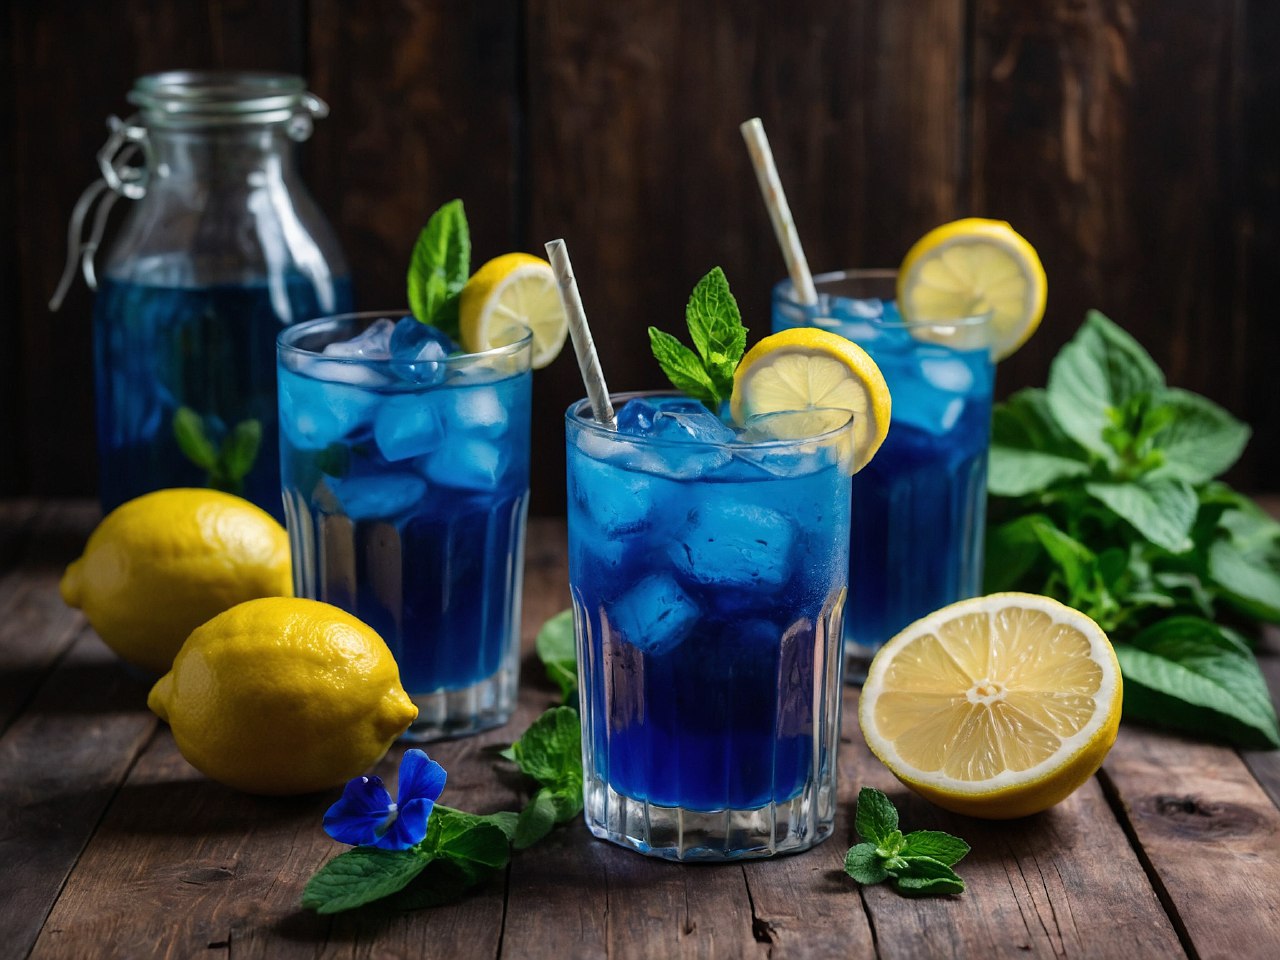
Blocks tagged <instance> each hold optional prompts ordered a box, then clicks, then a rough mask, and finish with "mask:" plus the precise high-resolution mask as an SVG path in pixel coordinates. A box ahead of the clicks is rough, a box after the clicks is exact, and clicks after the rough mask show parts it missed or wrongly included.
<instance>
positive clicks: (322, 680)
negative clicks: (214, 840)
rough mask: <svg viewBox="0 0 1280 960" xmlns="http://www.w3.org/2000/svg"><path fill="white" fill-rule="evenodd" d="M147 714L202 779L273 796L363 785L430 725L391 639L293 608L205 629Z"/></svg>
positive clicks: (309, 608)
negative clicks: (420, 726) (420, 722)
mask: <svg viewBox="0 0 1280 960" xmlns="http://www.w3.org/2000/svg"><path fill="white" fill-rule="evenodd" d="M147 706H148V707H150V708H151V709H152V710H153V711H154V712H155V713H156V715H157V716H159V717H160V719H162V720H165V721H167V722H168V724H169V726H171V727H172V728H173V737H174V740H176V741H177V744H178V749H179V750H181V751H182V755H183V756H184V757H186V758H187V761H188V762H189V763H190V764H191V765H192V766H193V767H195V768H196V769H197V770H199V771H200V772H201V773H203V774H204V775H205V776H207V777H209V778H210V779H212V780H217V781H218V782H219V783H224V784H226V785H227V786H229V787H235V788H236V789H238V790H244V791H247V792H249V793H262V794H294V793H311V792H313V791H316V790H324V789H326V788H328V787H334V786H337V785H339V784H341V783H344V782H346V781H347V780H350V779H351V778H352V777H357V776H359V775H360V774H362V773H364V772H365V771H366V770H368V769H369V767H371V766H372V765H373V764H375V763H377V762H378V760H380V759H381V758H382V755H383V754H385V753H386V752H387V748H388V747H390V746H391V743H392V741H394V740H395V739H396V737H398V736H399V735H400V734H402V733H403V732H404V731H405V730H406V729H408V727H409V724H410V723H412V722H413V720H414V718H415V717H417V715H418V708H417V707H416V706H414V704H413V701H412V700H410V699H409V697H408V695H407V694H406V693H405V692H404V688H403V687H402V686H401V685H400V672H399V670H398V669H397V667H396V661H395V658H394V657H392V655H391V651H390V650H388V649H387V645H386V644H385V643H383V641H382V638H381V637H379V636H378V635H377V634H376V633H374V631H373V630H372V629H371V628H369V627H368V626H366V625H365V624H363V623H361V622H360V621H359V620H357V619H356V618H355V617H353V616H351V615H350V614H349V613H345V612H344V611H342V610H339V609H338V608H337V607H334V606H330V605H329V604H327V603H320V602H318V601H316V600H301V599H293V598H288V597H272V598H267V599H262V600H250V601H248V602H247V603H242V604H239V605H238V606H235V607H232V608H231V609H230V610H227V611H225V612H224V613H220V614H219V615H218V616H216V617H214V618H213V619H212V620H210V621H209V622H208V623H206V624H203V625H202V626H200V627H197V628H196V630H195V631H194V632H193V633H192V634H191V636H190V637H188V638H187V642H186V643H185V644H183V646H182V649H181V650H180V651H179V652H178V656H177V657H176V658H174V661H173V669H172V670H170V671H169V672H168V673H166V674H165V675H164V676H163V677H161V678H160V679H159V680H158V681H157V682H156V685H155V686H154V687H152V688H151V695H150V696H149V697H147Z"/></svg>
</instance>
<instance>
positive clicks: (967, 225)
mask: <svg viewBox="0 0 1280 960" xmlns="http://www.w3.org/2000/svg"><path fill="white" fill-rule="evenodd" d="M1047 295H1048V283H1047V281H1046V280H1045V275H1044V266H1043V265H1042V264H1041V263H1040V257H1039V256H1038V255H1037V254H1036V251H1035V248H1034V247H1033V246H1031V244H1030V243H1028V242H1027V241H1026V239H1025V238H1024V237H1023V236H1022V235H1021V234H1019V233H1017V232H1016V231H1015V230H1014V229H1013V227H1011V226H1009V224H1007V223H1005V222H1004V221H1003V220H984V219H981V218H979V217H970V218H968V219H966V220H956V221H954V222H952V223H944V224H943V225H942V226H940V227H935V228H934V229H933V230H930V231H929V232H928V233H926V234H925V235H924V236H923V237H921V238H920V239H919V240H917V241H916V243H915V245H914V246H913V247H912V248H911V249H910V250H908V251H907V255H906V257H905V258H904V259H903V261H902V266H901V267H899V268H898V307H899V309H900V310H901V311H902V314H903V316H904V317H905V318H906V319H908V320H938V321H945V320H960V319H964V318H967V317H973V316H977V315H979V314H984V313H987V312H990V313H991V331H992V338H991V340H992V343H991V345H992V352H993V354H994V355H995V358H996V359H997V360H1003V359H1004V358H1005V357H1008V356H1010V355H1011V354H1013V353H1014V352H1015V351H1016V350H1017V349H1018V348H1019V347H1021V346H1022V345H1023V344H1024V343H1026V342H1027V339H1028V338H1029V337H1030V336H1031V334H1033V333H1035V330H1036V327H1038V326H1039V325H1040V319H1041V317H1043V316H1044V306H1045V299H1046V297H1047ZM925 339H928V335H927V333H926V335H925Z"/></svg>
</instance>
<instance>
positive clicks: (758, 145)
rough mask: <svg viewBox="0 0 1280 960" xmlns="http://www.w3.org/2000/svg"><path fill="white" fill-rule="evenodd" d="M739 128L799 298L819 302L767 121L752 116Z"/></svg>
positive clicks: (802, 301)
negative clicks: (775, 158) (776, 164)
mask: <svg viewBox="0 0 1280 960" xmlns="http://www.w3.org/2000/svg"><path fill="white" fill-rule="evenodd" d="M738 129H739V130H741V131H742V139H743V140H745V141H746V142H747V153H749V154H751V165H752V166H753V167H755V168H756V179H757V180H758V181H759V182H760V195H761V196H763V197H764V205H765V207H767V208H768V210H769V219H770V220H772V221H773V232H774V235H775V236H777V238H778V246H780V247H782V258H783V259H784V260H786V261H787V273H789V274H790V275H791V285H792V286H793V287H795V292H796V299H797V300H799V301H800V302H801V303H806V304H815V303H817V302H818V291H817V290H815V289H814V287H813V275H812V274H811V273H809V261H808V260H806V259H805V256H804V248H803V247H801V246H800V237H799V236H797V234H796V224H795V221H794V220H792V219H791V208H790V207H789V206H787V195H786V193H784V192H783V190H782V181H781V180H779V179H778V168H777V167H776V166H774V163H773V151H772V150H770V149H769V138H768V137H766V136H765V134H764V124H763V123H761V122H760V118H759V117H752V118H751V119H750V120H748V121H747V122H746V123H744V124H742V125H741V126H740V127H738Z"/></svg>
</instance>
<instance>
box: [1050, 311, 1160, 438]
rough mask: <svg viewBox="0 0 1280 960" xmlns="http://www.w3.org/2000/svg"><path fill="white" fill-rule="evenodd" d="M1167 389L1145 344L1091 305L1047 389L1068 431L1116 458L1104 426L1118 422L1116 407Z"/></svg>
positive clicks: (1057, 359)
mask: <svg viewBox="0 0 1280 960" xmlns="http://www.w3.org/2000/svg"><path fill="white" fill-rule="evenodd" d="M1162 389H1164V374H1163V373H1161V372H1160V368H1159V367H1158V366H1156V364H1155V361H1153V360H1152V359H1151V356H1150V355H1149V354H1148V353H1147V352H1146V351H1145V350H1144V349H1143V348H1142V346H1141V345H1140V344H1139V343H1138V342H1137V341H1136V340H1134V339H1133V337H1131V336H1130V335H1129V334H1127V333H1125V332H1124V330H1122V329H1121V328H1120V327H1118V326H1116V324H1114V323H1112V322H1111V321H1110V320H1108V319H1107V318H1106V317H1105V316H1103V315H1102V314H1101V313H1099V312H1098V311H1096V310H1090V311H1089V313H1088V314H1087V315H1086V317H1085V321H1084V325H1083V326H1081V328H1080V330H1079V332H1078V333H1077V334H1076V335H1075V337H1074V338H1073V339H1072V340H1071V341H1070V342H1069V343H1067V344H1066V346H1064V347H1063V348H1062V350H1061V351H1060V352H1059V353H1058V355H1057V357H1055V358H1054V361H1053V364H1052V365H1051V367H1050V369H1049V383H1048V388H1047V391H1046V394H1047V398H1048V402H1049V408H1050V410H1052V412H1053V418H1054V420H1055V421H1056V422H1057V423H1058V425H1059V426H1061V427H1062V429H1063V431H1065V432H1066V434H1067V435H1068V436H1069V437H1071V438H1072V439H1073V440H1075V441H1076V442H1077V443H1079V444H1080V445H1081V446H1083V447H1084V448H1085V449H1087V450H1091V451H1093V452H1094V453H1096V454H1099V455H1100V456H1102V457H1104V458H1105V459H1106V460H1107V461H1108V462H1114V461H1115V450H1114V447H1113V446H1112V444H1110V443H1108V442H1107V441H1106V440H1105V439H1104V433H1105V431H1107V429H1108V428H1109V427H1113V426H1114V421H1113V415H1112V411H1117V410H1122V409H1124V408H1125V407H1126V406H1127V405H1128V404H1129V403H1130V402H1131V401H1133V400H1135V399H1136V398H1138V397H1139V396H1141V395H1143V394H1147V395H1150V394H1152V393H1155V392H1157V391H1160V390H1162Z"/></svg>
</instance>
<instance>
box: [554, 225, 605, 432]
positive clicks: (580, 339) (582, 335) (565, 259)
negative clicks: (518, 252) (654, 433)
mask: <svg viewBox="0 0 1280 960" xmlns="http://www.w3.org/2000/svg"><path fill="white" fill-rule="evenodd" d="M546 248H547V259H549V260H550V261H551V269H552V270H554V271H555V274H556V280H557V281H558V282H559V283H560V300H561V301H562V302H563V303H564V312H565V314H566V315H567V316H568V318H569V338H570V339H571V340H572V341H573V352H574V353H575V354H577V356H578V369H579V370H580V371H581V372H582V382H583V383H584V384H586V387H587V399H588V400H590V401H591V415H592V416H593V417H595V419H596V422H597V423H599V424H601V425H603V426H605V427H608V428H609V429H610V430H617V429H618V421H617V419H616V418H615V417H614V415H613V404H612V403H611V402H610V401H609V388H608V387H607V386H606V385H605V382H604V372H603V371H602V370H601V369H600V357H599V356H598V355H597V354H596V342H595V341H594V340H593V339H591V328H590V327H589V326H587V314H586V311H585V310H583V309H582V297H581V295H580V294H579V293H578V281H577V280H575V279H574V276H573V265H572V264H571V263H570V262H569V248H568V247H566V246H565V243H564V241H563V240H552V241H551V242H550V243H548V244H546Z"/></svg>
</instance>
